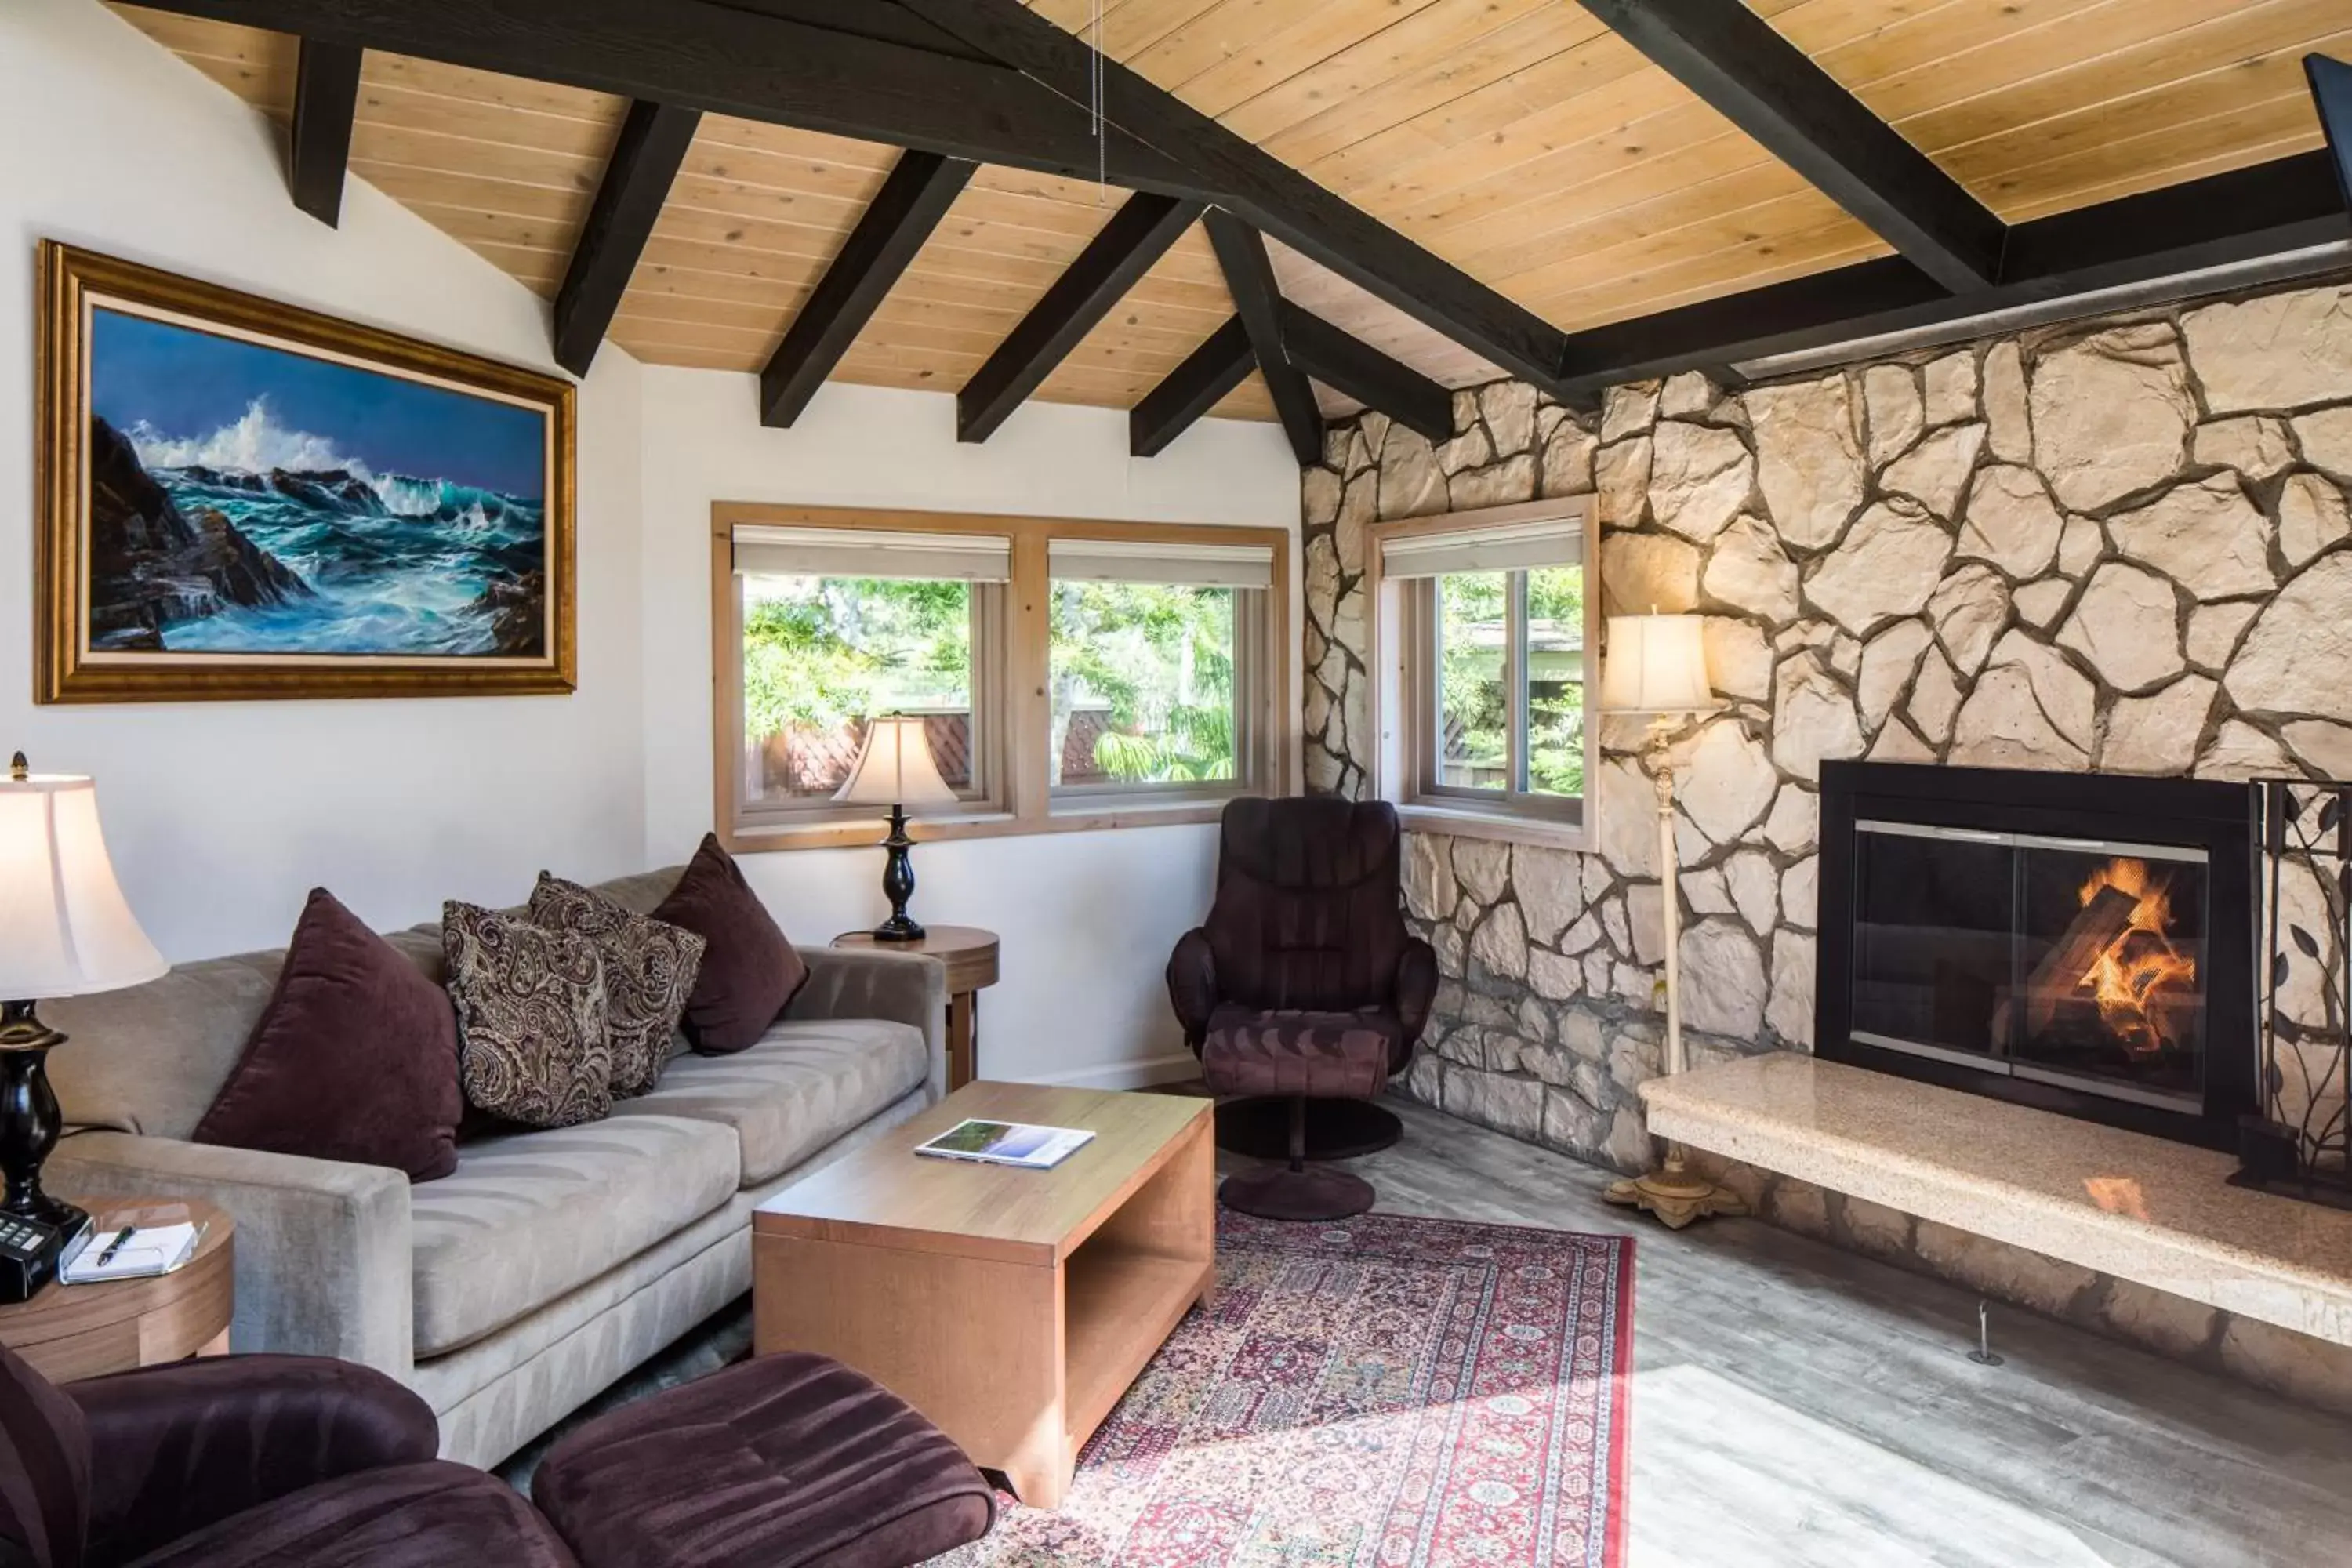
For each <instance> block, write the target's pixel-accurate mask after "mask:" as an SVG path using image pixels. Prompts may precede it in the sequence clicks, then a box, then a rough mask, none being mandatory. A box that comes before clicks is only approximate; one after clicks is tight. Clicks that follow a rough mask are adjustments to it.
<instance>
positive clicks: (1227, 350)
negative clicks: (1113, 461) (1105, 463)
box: [1127, 316, 1257, 458]
mask: <svg viewBox="0 0 2352 1568" xmlns="http://www.w3.org/2000/svg"><path fill="white" fill-rule="evenodd" d="M1256 363H1257V352H1256V350H1255V348H1254V347H1253V346H1252V344H1251V342H1250V335H1249V329H1248V328H1247V327H1246V326H1245V325H1244V324H1243V321H1242V319H1241V318H1240V317H1239V316H1235V317H1234V319H1233V320H1231V321H1227V322H1226V323H1225V324H1224V325H1223V326H1222V327H1219V328H1218V329H1217V330H1216V331H1213V332H1211V333H1210V334H1209V336H1208V338H1207V340H1206V341H1204V342H1202V344H1201V346H1200V347H1199V348H1197V349H1194V350H1193V351H1192V353H1189V354H1186V355H1185V356H1184V363H1181V364H1180V365H1178V366H1177V367H1176V368H1175V369H1174V370H1171V371H1170V372H1169V373H1168V374H1167V375H1166V376H1164V377H1162V378H1161V380H1160V384H1159V385H1157V386H1155V387H1153V388H1152V389H1151V390H1150V392H1147V393H1145V394H1144V395H1143V401H1142V402H1140V403H1139V404H1137V405H1135V406H1134V407H1133V408H1131V409H1129V411H1128V415H1127V449H1128V450H1129V451H1130V452H1132V453H1134V454H1135V455H1136V456H1137V457H1139V458H1156V457H1158V456H1159V455H1160V453H1161V452H1163V451H1165V450H1167V447H1168V444H1169V443H1170V442H1171V441H1173V440H1174V439H1176V437H1179V436H1181V435H1182V434H1183V433H1184V432H1185V431H1187V430H1189V429H1191V428H1192V422H1193V421H1194V420H1196V419H1198V418H1200V417H1201V416H1202V415H1204V414H1206V413H1208V412H1209V410H1210V409H1212V408H1214V407H1215V406H1216V405H1218V404H1219V403H1221V402H1223V400H1224V398H1225V395H1227V394H1228V393H1230V392H1232V391H1233V389H1234V388H1235V387H1237V386H1239V385H1240V384H1242V383H1243V382H1244V381H1247V380H1248V379H1249V373H1250V371H1251V369H1252V368H1253V367H1254V366H1255V364H1256Z"/></svg>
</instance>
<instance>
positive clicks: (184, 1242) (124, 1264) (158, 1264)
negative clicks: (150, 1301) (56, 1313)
mask: <svg viewBox="0 0 2352 1568" xmlns="http://www.w3.org/2000/svg"><path fill="white" fill-rule="evenodd" d="M119 1235H121V1227H119V1226H118V1227H117V1228H115V1229H113V1230H93V1231H92V1232H91V1233H90V1237H89V1241H88V1242H86V1243H84V1244H83V1246H82V1248H81V1250H80V1251H79V1252H77V1253H75V1254H74V1255H73V1256H72V1257H71V1258H68V1259H67V1260H66V1266H65V1268H64V1269H63V1270H62V1271H61V1272H60V1273H59V1275H58V1278H59V1279H63V1280H64V1281H65V1282H66V1283H67V1284H68V1285H103V1284H105V1283H106V1282H107V1281H109V1280H112V1279H152V1278H153V1277H154V1276H156V1275H158V1274H169V1273H171V1272H173V1270H174V1269H177V1268H182V1267H184V1266H185V1265H186V1263H187V1261H188V1259H189V1258H194V1256H195V1255H196V1244H197V1243H198V1242H200V1241H202V1240H203V1239H204V1236H205V1227H204V1226H200V1225H192V1224H189V1223H186V1222H182V1223H180V1224H178V1225H142V1226H139V1227H138V1228H137V1229H135V1230H133V1231H132V1232H131V1237H130V1238H129V1239H128V1240H126V1241H125V1242H123V1244H122V1245H121V1247H116V1246H114V1238H115V1237H117V1236H119Z"/></svg>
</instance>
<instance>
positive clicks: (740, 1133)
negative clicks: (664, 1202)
mask: <svg viewBox="0 0 2352 1568" xmlns="http://www.w3.org/2000/svg"><path fill="white" fill-rule="evenodd" d="M929 1073H930V1052H929V1049H928V1048H927V1047H925V1045H924V1043H923V1034H922V1031H921V1030H919V1029H918V1028H916V1027H914V1026H912V1025H908V1024H894V1023H889V1022H887V1021H885V1020H883V1019H879V1018H829V1019H811V1020H809V1021H807V1022H804V1023H794V1022H792V1021H789V1020H787V1021H785V1022H783V1023H779V1024H774V1025H771V1026H769V1029H768V1032H767V1033H766V1034H764V1035H762V1036H761V1037H760V1040H759V1043H758V1044H757V1045H754V1046H752V1047H750V1048H749V1049H748V1050H742V1051H738V1052H736V1053H735V1054H734V1055H732V1056H724V1057H680V1058H677V1060H676V1061H674V1062H672V1063H671V1064H670V1065H669V1070H668V1071H667V1072H666V1073H664V1074H663V1075H662V1080H661V1086H660V1087H659V1088H657V1089H655V1090H654V1091H653V1092H652V1093H651V1094H647V1095H642V1096H640V1097H638V1098H637V1099H635V1100H630V1101H628V1102H627V1103H626V1104H624V1105H617V1106H614V1108H613V1117H614V1120H615V1121H619V1120H622V1119H624V1118H625V1117H629V1116H635V1115H648V1116H684V1117H691V1118H693V1119H694V1120H695V1121H710V1122H716V1123H718V1124H719V1125H720V1126H723V1127H727V1128H729V1129H731V1130H732V1131H733V1133H734V1135H735V1136H736V1137H737V1138H738V1139H740V1141H741V1153H742V1160H743V1175H742V1181H743V1184H744V1185H745V1186H751V1185H753V1184H756V1183H760V1182H764V1181H766V1180H767V1179H768V1178H769V1177H771V1176H775V1175H781V1174H782V1173H784V1172H786V1171H789V1170H791V1169H792V1168H793V1166H794V1165H797V1164H799V1163H801V1162H802V1161H803V1160H804V1159H806V1158H808V1157H809V1156H810V1155H811V1154H814V1153H815V1152H817V1151H818V1150H820V1149H822V1148H824V1146H825V1145H826V1144H828V1143H830V1142H833V1141H834V1140H835V1138H838V1137H840V1136H841V1135H842V1134H843V1133H845V1132H847V1131H850V1130H851V1129H852V1128H855V1127H856V1126H858V1125H860V1124H861V1123H863V1122H864V1121H866V1118H868V1117H870V1116H873V1115H874V1114H875V1113H877V1111H879V1110H882V1109H883V1108H884V1107H885V1106H887V1105H889V1104H890V1103H891V1102H892V1101H894V1100H898V1099H899V1098H900V1097H901V1096H903V1095H906V1094H908V1093H911V1092H912V1091H913V1090H914V1089H916V1088H918V1087H919V1086H920V1085H921V1083H922V1081H923V1079H925V1078H927V1077H928V1076H929Z"/></svg>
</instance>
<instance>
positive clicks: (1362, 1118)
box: [1217, 1095, 1404, 1213]
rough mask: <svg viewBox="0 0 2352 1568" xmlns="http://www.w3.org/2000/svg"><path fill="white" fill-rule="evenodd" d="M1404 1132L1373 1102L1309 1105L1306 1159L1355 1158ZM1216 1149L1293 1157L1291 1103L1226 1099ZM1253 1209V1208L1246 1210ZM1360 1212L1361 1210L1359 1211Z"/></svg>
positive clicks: (1280, 1099) (1260, 1157)
mask: <svg viewBox="0 0 2352 1568" xmlns="http://www.w3.org/2000/svg"><path fill="white" fill-rule="evenodd" d="M1403 1136H1404V1123H1403V1122H1402V1121H1399V1120H1398V1119H1397V1114H1396V1112H1394V1111H1392V1110H1384V1109H1383V1108H1381V1107H1380V1106H1377V1105H1374V1104H1373V1103H1372V1102H1371V1101H1370V1100H1309V1101H1307V1151H1306V1153H1307V1158H1308V1159H1309V1160H1353V1159H1355V1158H1357V1157H1358V1156H1359V1155H1363V1154H1373V1153H1378V1152H1380V1151H1381V1150H1382V1149H1385V1148H1388V1147H1389V1146H1390V1145H1391V1144H1392V1143H1394V1142H1396V1141H1397V1140H1398V1139H1400V1138H1402V1137H1403ZM1217 1147H1218V1148H1220V1149H1223V1151H1225V1152H1227V1153H1228V1154H1246V1155H1248V1156H1250V1157H1251V1158H1252V1159H1254V1160H1286V1159H1288V1158H1289V1157H1290V1101H1289V1100H1286V1099H1285V1098H1283V1097H1281V1096H1279V1095H1260V1096H1256V1097H1254V1098H1252V1099H1248V1100H1227V1101H1226V1102H1225V1103H1224V1104H1223V1105H1220V1106H1218V1107H1217ZM1244 1212H1253V1211H1244ZM1356 1212H1359V1213H1360V1212H1361V1211H1360V1210H1359V1211H1356Z"/></svg>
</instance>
